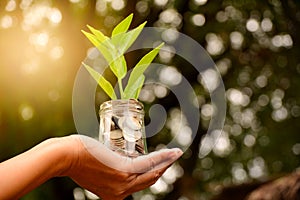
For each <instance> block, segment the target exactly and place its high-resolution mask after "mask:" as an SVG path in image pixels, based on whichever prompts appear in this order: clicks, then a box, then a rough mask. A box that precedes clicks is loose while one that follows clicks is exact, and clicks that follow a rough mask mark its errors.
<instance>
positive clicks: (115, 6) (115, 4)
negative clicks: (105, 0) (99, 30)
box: [111, 0, 125, 11]
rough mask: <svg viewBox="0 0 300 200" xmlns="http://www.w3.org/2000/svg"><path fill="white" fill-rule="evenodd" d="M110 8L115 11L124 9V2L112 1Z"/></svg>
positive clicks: (122, 0) (121, 0)
mask: <svg viewBox="0 0 300 200" xmlns="http://www.w3.org/2000/svg"><path fill="white" fill-rule="evenodd" d="M111 7H112V9H114V10H115V11H120V10H122V9H123V8H124V7H125V2H124V0H112V2H111Z"/></svg>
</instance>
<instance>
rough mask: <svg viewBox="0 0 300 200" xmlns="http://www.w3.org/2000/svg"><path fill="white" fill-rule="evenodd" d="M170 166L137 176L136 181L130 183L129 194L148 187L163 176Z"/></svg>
mask: <svg viewBox="0 0 300 200" xmlns="http://www.w3.org/2000/svg"><path fill="white" fill-rule="evenodd" d="M170 166H171V165H168V166H165V167H162V168H160V169H158V170H152V171H148V172H147V173H144V174H140V175H138V176H137V177H136V179H135V180H134V181H133V182H132V184H131V186H130V189H129V192H130V193H133V192H137V191H140V190H143V189H145V188H147V187H150V186H151V185H153V184H154V183H155V182H156V181H157V180H158V179H159V178H160V177H161V176H162V175H163V173H164V172H165V171H166V170H167V169H168V168H169V167H170Z"/></svg>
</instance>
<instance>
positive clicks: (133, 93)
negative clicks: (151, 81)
mask: <svg viewBox="0 0 300 200" xmlns="http://www.w3.org/2000/svg"><path fill="white" fill-rule="evenodd" d="M144 81H145V76H144V75H141V76H140V77H138V78H137V79H136V80H135V81H134V82H133V83H132V84H131V85H127V87H126V88H125V90H124V98H125V99H131V98H135V99H136V98H137V97H138V96H139V92H140V90H141V88H142V86H143V83H144Z"/></svg>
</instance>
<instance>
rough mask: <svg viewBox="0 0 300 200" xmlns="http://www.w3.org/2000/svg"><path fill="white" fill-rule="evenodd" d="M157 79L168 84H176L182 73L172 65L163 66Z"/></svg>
mask: <svg viewBox="0 0 300 200" xmlns="http://www.w3.org/2000/svg"><path fill="white" fill-rule="evenodd" d="M159 80H160V81H161V82H162V83H164V84H166V85H168V86H174V85H178V84H179V83H180V82H181V80H182V75H181V74H180V73H179V72H178V70H177V69H176V68H175V67H173V66H167V67H164V68H163V69H162V70H161V71H160V73H159Z"/></svg>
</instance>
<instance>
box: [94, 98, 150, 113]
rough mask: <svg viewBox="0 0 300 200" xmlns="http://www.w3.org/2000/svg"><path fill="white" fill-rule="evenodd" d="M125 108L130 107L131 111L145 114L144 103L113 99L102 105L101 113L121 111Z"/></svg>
mask: <svg viewBox="0 0 300 200" xmlns="http://www.w3.org/2000/svg"><path fill="white" fill-rule="evenodd" d="M124 106H128V108H129V109H132V110H135V111H136V112H141V113H143V112H144V105H143V103H142V102H140V101H138V100H137V99H112V100H108V101H105V102H103V103H102V104H101V105H100V109H99V113H100V112H106V111H109V110H110V109H120V108H122V107H124Z"/></svg>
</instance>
